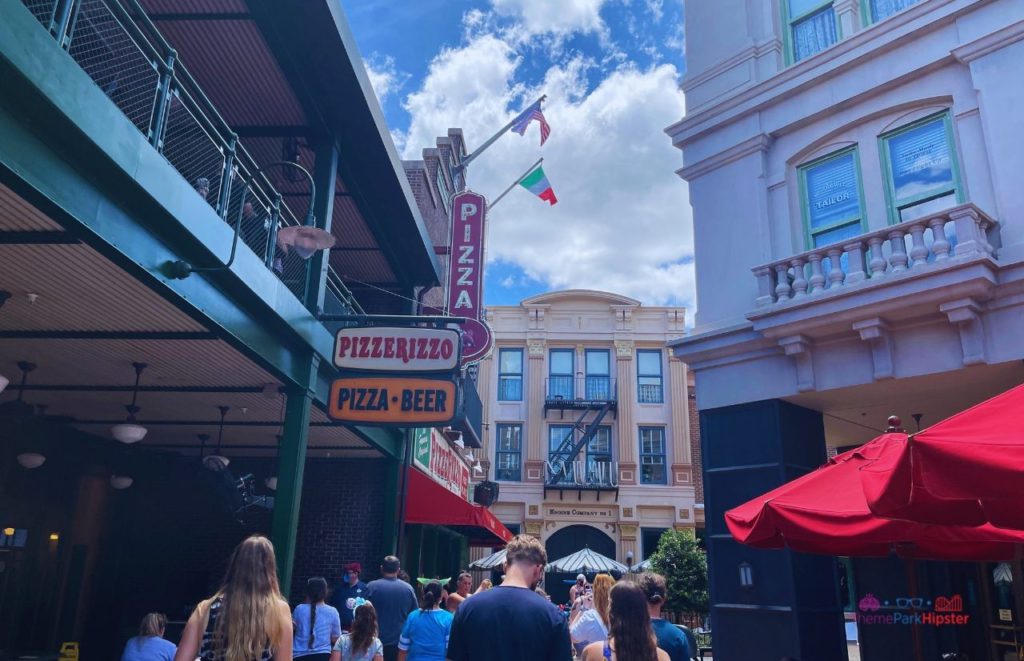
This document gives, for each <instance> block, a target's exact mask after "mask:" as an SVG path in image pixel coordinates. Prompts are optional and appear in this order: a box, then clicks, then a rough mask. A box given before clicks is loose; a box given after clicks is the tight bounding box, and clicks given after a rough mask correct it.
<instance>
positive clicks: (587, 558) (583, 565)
mask: <svg viewBox="0 0 1024 661" xmlns="http://www.w3.org/2000/svg"><path fill="white" fill-rule="evenodd" d="M548 571H558V572H566V573H570V574H574V573H576V572H584V573H586V572H611V571H614V572H619V573H620V574H626V573H628V572H629V567H627V566H626V565H624V564H622V563H621V562H616V561H615V560H612V559H611V558H609V557H607V556H603V555H601V554H600V553H597V552H596V551H591V550H590V549H583V550H582V551H576V552H575V553H573V554H571V555H567V556H565V557H564V558H559V559H558V560H553V561H551V562H549V563H548Z"/></svg>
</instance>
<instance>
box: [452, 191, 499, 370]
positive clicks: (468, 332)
mask: <svg viewBox="0 0 1024 661" xmlns="http://www.w3.org/2000/svg"><path fill="white" fill-rule="evenodd" d="M486 214H487V200H486V198H484V196H483V195H480V194H478V193H473V192H471V191H465V192H462V193H459V194H458V195H456V196H455V197H454V198H452V252H451V258H450V260H449V264H448V315H449V316H452V317H463V318H465V319H469V320H471V321H469V322H467V323H465V324H463V328H462V332H463V343H462V346H463V351H462V364H463V365H468V364H470V363H475V362H477V361H479V360H480V359H482V358H483V357H484V356H486V355H487V354H488V353H490V351H491V347H492V346H493V344H494V340H493V338H492V336H491V329H490V328H488V327H487V324H486V323H484V321H483V275H484V274H483V270H484V230H485V216H486Z"/></svg>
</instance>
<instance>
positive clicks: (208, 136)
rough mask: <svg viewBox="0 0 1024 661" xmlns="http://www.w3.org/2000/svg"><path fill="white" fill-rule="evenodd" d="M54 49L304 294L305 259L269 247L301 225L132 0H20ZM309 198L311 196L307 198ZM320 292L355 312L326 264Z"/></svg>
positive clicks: (355, 307) (269, 265)
mask: <svg viewBox="0 0 1024 661" xmlns="http://www.w3.org/2000/svg"><path fill="white" fill-rule="evenodd" d="M22 2H23V3H24V4H25V6H26V7H27V8H28V10H29V11H31V12H32V14H33V15H34V16H35V17H36V18H37V19H38V20H39V22H40V23H41V24H42V25H43V27H44V28H46V29H47V30H48V31H49V32H50V34H51V35H53V37H54V39H55V40H56V41H57V43H58V44H59V46H60V47H62V48H64V49H65V50H67V52H68V54H69V55H70V56H71V57H72V59H74V60H75V62H77V63H78V65H79V66H80V67H81V68H82V70H83V71H85V73H86V74H88V75H89V77H90V78H92V80H93V82H95V83H96V85H97V86H98V87H99V88H100V89H101V90H103V92H104V93H105V94H106V95H107V97H108V98H109V99H110V100H111V101H113V102H114V104H115V105H117V107H118V108H120V109H121V112H123V113H124V115H125V116H126V117H127V118H128V119H129V120H130V121H131V122H132V123H133V124H134V125H135V127H136V128H137V129H138V130H139V131H140V132H141V133H142V134H143V135H145V136H146V138H147V140H149V142H150V144H152V145H153V148H154V149H156V150H158V151H159V152H160V153H161V154H163V156H164V158H166V159H167V161H168V163H170V164H171V166H172V167H174V169H175V170H177V171H178V173H179V174H181V176H182V177H184V178H185V180H186V181H187V182H188V183H189V184H190V185H191V186H192V187H193V188H194V189H195V191H196V194H197V195H199V196H200V197H202V198H203V199H204V200H205V201H206V203H207V204H209V205H210V207H211V208H213V210H214V211H215V212H216V213H217V214H218V215H219V216H220V217H221V219H222V220H224V222H226V223H227V224H228V225H230V226H232V227H234V225H235V223H240V227H239V236H240V238H241V240H242V241H243V242H244V243H245V244H246V245H248V246H249V247H250V248H251V249H252V250H253V252H255V253H256V254H257V255H259V256H261V257H262V258H263V261H264V263H265V264H266V265H267V268H269V269H271V270H272V271H273V272H274V273H275V274H276V275H277V276H278V278H280V279H281V281H282V282H284V283H285V285H286V286H287V287H288V288H289V289H290V290H291V291H292V293H294V294H295V295H296V296H297V297H299V298H302V296H303V292H304V290H305V287H306V278H307V268H306V262H305V261H304V260H303V259H302V258H300V257H299V256H298V255H297V254H295V252H294V251H291V252H289V253H285V252H284V251H283V250H281V249H280V248H279V247H278V246H277V241H276V237H277V230H278V229H279V228H281V227H288V226H293V225H299V224H300V222H299V220H298V219H297V217H296V215H295V214H294V213H293V212H292V210H291V208H289V206H288V205H287V203H285V202H284V201H283V200H282V197H281V193H280V192H278V191H277V190H276V189H275V187H274V186H273V185H272V184H271V183H270V180H269V179H268V178H267V177H266V175H265V174H263V173H260V174H259V175H257V176H256V177H255V178H254V179H253V180H252V183H251V184H250V185H249V187H248V191H247V192H246V194H245V203H244V204H243V202H242V197H243V195H242V193H243V189H244V186H243V183H244V182H245V181H248V180H249V179H250V175H251V174H252V173H254V172H257V171H258V165H257V163H256V162H255V161H254V160H253V158H252V157H251V156H250V155H249V153H248V152H247V151H246V150H245V148H244V147H242V145H241V144H240V143H239V142H238V137H237V136H236V135H235V133H234V132H233V131H232V130H231V127H230V126H228V124H227V122H225V121H224V119H223V118H222V117H221V115H220V113H218V112H217V109H216V108H215V107H214V106H213V104H212V103H211V102H210V100H209V99H208V98H207V96H206V95H205V94H204V93H203V91H202V90H201V89H200V88H199V86H198V85H197V84H196V81H195V79H193V78H192V76H191V75H190V74H189V73H188V71H187V70H186V69H185V67H183V66H182V64H181V63H180V62H178V61H177V54H176V52H175V50H174V49H173V48H171V46H170V44H169V43H168V42H167V40H166V39H164V38H163V36H162V35H161V34H160V33H159V32H158V31H157V29H156V28H155V27H154V25H153V24H152V22H150V21H149V18H148V17H147V16H146V14H145V12H144V11H143V10H142V8H141V7H139V6H138V5H137V4H135V3H134V2H132V0H22ZM311 202H312V201H311ZM328 297H334V298H336V299H338V303H340V304H341V305H343V306H345V307H348V308H350V309H353V310H356V311H361V309H360V308H359V304H358V303H357V302H356V301H355V298H354V297H353V296H352V293H351V292H350V291H349V290H348V288H347V287H346V286H345V284H344V283H343V282H342V281H341V279H340V278H339V277H338V276H337V274H336V273H334V272H333V271H330V272H329V275H328Z"/></svg>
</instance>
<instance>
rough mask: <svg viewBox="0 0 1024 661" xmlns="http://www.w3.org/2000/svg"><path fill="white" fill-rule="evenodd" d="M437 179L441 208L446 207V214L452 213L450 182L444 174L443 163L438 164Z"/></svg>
mask: <svg viewBox="0 0 1024 661" xmlns="http://www.w3.org/2000/svg"><path fill="white" fill-rule="evenodd" d="M435 175H436V178H437V194H438V197H440V198H441V206H443V207H444V212H445V213H450V212H451V207H450V206H449V205H450V204H451V193H449V192H448V182H447V181H445V178H444V172H442V171H441V162H440V161H438V163H437V171H436V173H435Z"/></svg>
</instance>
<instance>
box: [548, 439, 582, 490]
mask: <svg viewBox="0 0 1024 661" xmlns="http://www.w3.org/2000/svg"><path fill="white" fill-rule="evenodd" d="M567 439H568V444H567V447H566V448H565V452H568V450H570V449H572V446H573V444H575V441H576V434H575V432H574V431H573V426H572V425H550V426H549V427H548V461H550V462H551V465H552V467H553V468H554V469H556V470H557V471H558V473H557V474H555V475H552V478H551V481H552V482H572V481H573V467H572V463H571V462H565V463H564V464H562V463H561V462H563V461H565V453H564V452H563V453H559V452H558V451H559V449H561V448H562V444H563V443H566V441H567Z"/></svg>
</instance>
